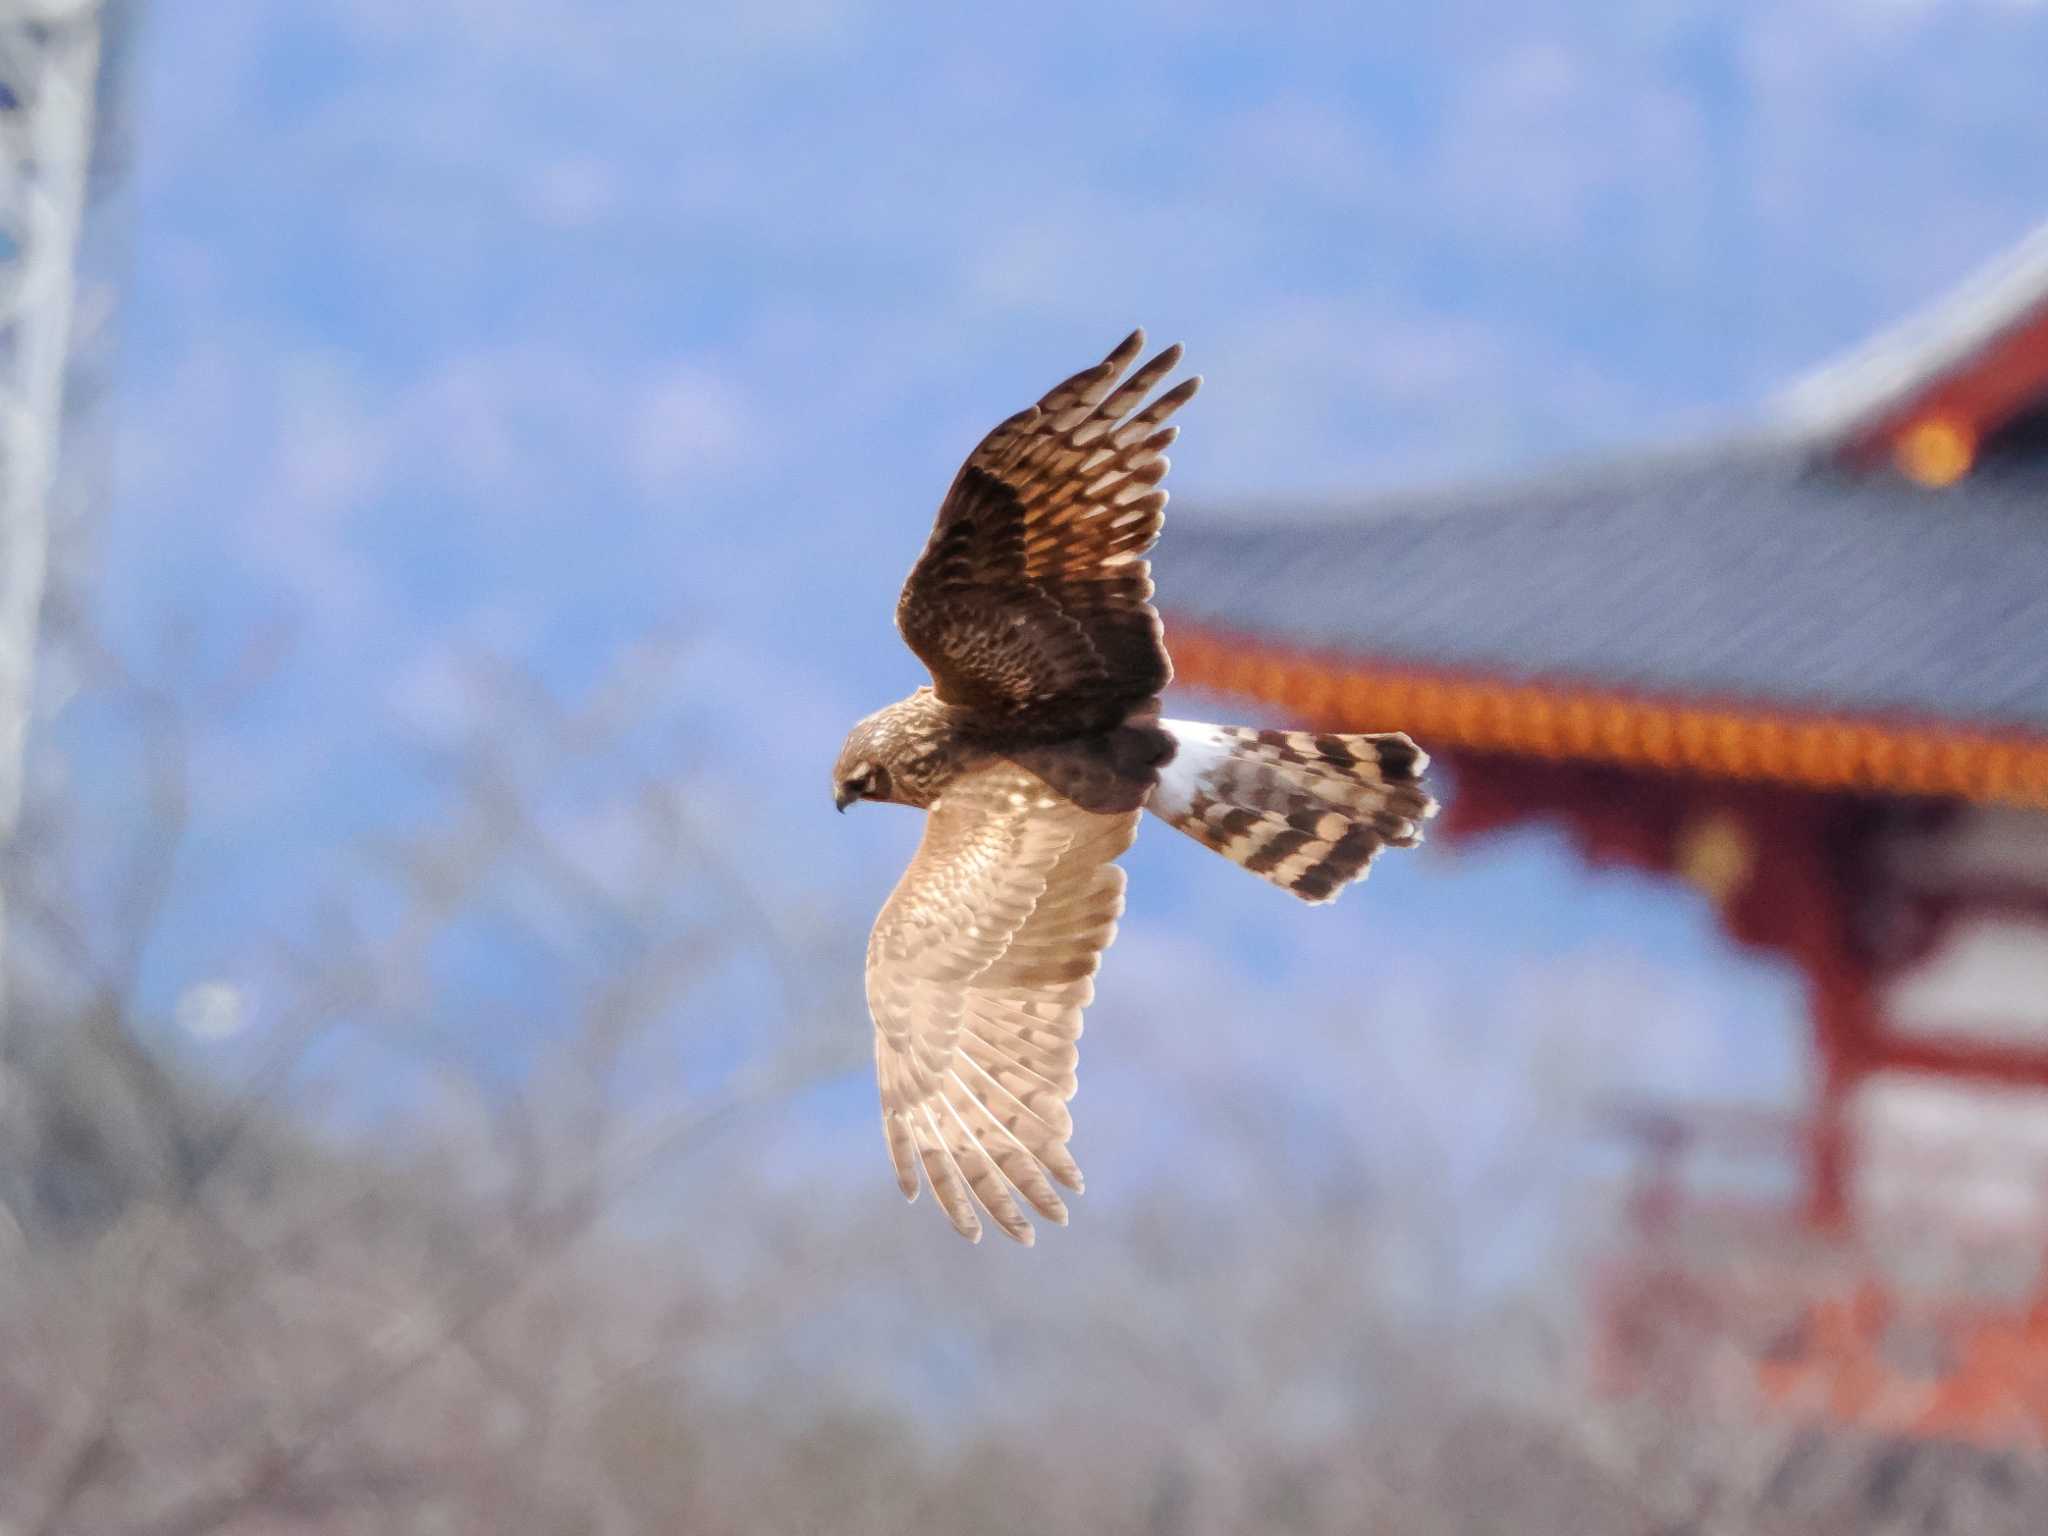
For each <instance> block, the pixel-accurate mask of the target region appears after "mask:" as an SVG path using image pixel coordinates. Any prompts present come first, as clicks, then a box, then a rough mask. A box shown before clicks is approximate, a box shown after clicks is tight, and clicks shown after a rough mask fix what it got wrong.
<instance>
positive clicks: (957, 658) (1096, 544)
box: [896, 331, 1202, 731]
mask: <svg viewBox="0 0 2048 1536" xmlns="http://www.w3.org/2000/svg"><path fill="white" fill-rule="evenodd" d="M1144 345H1145V333H1144V332H1143V331H1133V332H1131V334H1130V335H1129V336H1128V337H1126V338H1125V339H1124V341H1123V343H1122V344H1121V345H1119V346H1118V347H1117V349H1116V350H1115V351H1114V352H1112V353H1110V354H1109V356H1108V357H1106V358H1104V359H1103V360H1102V361H1101V362H1099V363H1097V364H1096V365H1095V366H1094V367H1093V368H1089V369H1086V370H1084V371H1083V372H1080V373H1077V374H1075V375H1074V376H1073V377H1072V378H1071V379H1068V380H1067V381H1066V383H1064V384H1062V385H1060V386H1059V387H1058V388H1057V389H1054V390H1053V391H1052V392H1051V393H1050V394H1048V395H1047V396H1046V397H1045V398H1044V399H1043V400H1041V401H1039V402H1038V404H1036V405H1034V406H1032V407H1030V408H1029V409H1027V410H1023V411H1020V412H1018V413H1017V414H1016V415H1015V416H1012V417H1011V418H1010V419H1009V420H1008V421H1006V422H1004V423H1003V424H1002V425H1001V426H999V427H997V428H996V429H995V430H994V431H993V432H991V433H989V435H988V436H987V437H985V438H984V439H982V442H981V446H980V447H978V448H976V449H975V450H974V452H973V453H972V454H971V455H969V456H968V459H967V462H966V463H965V464H964V465H962V466H961V469H960V473H959V475H958V476H957V477H956V478H955V479H954V481H953V488H952V489H951V490H950V491H948V492H947V493H946V499H945V502H944V503H943V504H942V505H941V506H940V508H939V516H938V521H937V524H936V525H935V526H934V527H933V529H932V536H931V540H930V542H929V543H928V544H926V546H925V551H924V554H923V555H922V556H920V557H919V559H918V562H917V565H916V566H915V567H914V568H913V569H912V570H911V573H910V579H909V580H908V581H906V582H905V583H904V586H903V595H902V597H901V598H900V599H899V600H898V602H897V604H896V625H897V628H898V629H900V630H901V631H902V632H903V638H904V639H905V640H906V641H907V642H908V643H909V645H910V648H911V649H912V650H913V651H915V652H916V653H917V654H918V656H919V658H920V659H921V660H922V661H923V662H924V664H925V665H926V666H927V667H929V668H930V669H931V674H932V682H933V684H934V685H935V687H936V688H937V690H938V695H939V697H940V698H941V699H943V700H944V701H945V702H947V703H948V704H965V705H971V706H973V707H975V708H977V709H980V710H984V711H987V712H989V713H991V714H995V715H999V716H1006V717H1009V718H1012V719H1015V720H1019V721H1024V720H1042V721H1044V722H1046V723H1052V724H1065V723H1071V724H1072V725H1073V727H1074V728H1075V729H1077V730H1083V731H1085V730H1095V729H1104V728H1106V727H1107V726H1109V725H1113V724H1115V723H1117V722H1118V721H1119V720H1120V719H1121V718H1122V714H1121V707H1123V706H1128V705H1130V704H1132V703H1135V702H1137V701H1139V700H1142V699H1146V698H1149V697H1150V696H1152V695H1153V694H1156V693H1158V692H1159V691H1160V689H1162V688H1164V687H1165V686H1166V684H1167V683H1168V681H1169V680H1171V678H1172V676H1173V668H1172V666H1171V665H1170V664H1169V663H1168V661H1167V658H1166V645H1165V643H1164V641H1163V639H1162V638H1161V630H1160V625H1159V614H1158V612H1157V611H1156V610H1155V609H1154V608H1153V606H1152V571H1151V566H1150V565H1149V563H1148V562H1147V561H1146V559H1145V552H1146V551H1147V550H1149V549H1150V548H1151V547H1152V545H1153V544H1154V543H1155V542H1156V541H1157V540H1158V538H1159V526H1160V519H1161V513H1162V512H1163V511H1164V509H1165V507H1166V492H1165V491H1164V490H1161V489H1160V488H1159V482H1160V481H1161V480H1162V479H1164V478H1165V476H1166V469H1167V459H1166V454H1165V450H1166V447H1167V445H1168V444H1170V443H1171V442H1172V441H1173V439H1174V437H1175V435H1176V433H1177V431H1178V429H1177V428H1175V427H1171V426H1167V425H1166V424H1165V423H1166V419H1167V417H1169V416H1171V415H1172V414H1173V413H1174V412H1175V411H1176V410H1178V409H1180V407H1181V406H1183V405H1185V404H1186V403H1187V402H1188V400H1189V399H1191V398H1192V397H1193V395H1194V393H1195V390H1196V389H1197V388H1198V387H1199V386H1200V384H1201V382H1202V381H1201V379H1200V377H1198V376H1197V377H1192V378H1188V379H1184V380H1182V381H1181V382H1180V383H1179V384H1177V385H1175V386H1174V387H1173V388H1172V389H1170V390H1168V391H1167V392H1166V393H1165V394H1163V395H1161V396H1160V397H1159V398H1158V399H1156V400H1154V401H1153V402H1152V403H1151V404H1150V405H1148V406H1145V407H1144V408H1143V409H1139V407H1140V405H1141V403H1142V402H1143V401H1144V399H1145V397H1146V395H1148V394H1149V393H1151V391H1152V389H1153V388H1154V386H1156V385H1157V384H1158V383H1159V381H1160V380H1161V379H1163V378H1164V377H1165V376H1166V375H1167V374H1168V373H1169V372H1171V371H1172V370H1173V368H1174V367H1175V365H1177V364H1178V363H1179V362H1180V355H1181V354H1180V348H1179V347H1177V346H1173V347H1168V348H1167V349H1166V350H1165V351H1164V352H1162V353H1160V354H1159V355H1158V356H1157V357H1155V358H1153V359H1152V361H1151V362H1149V363H1147V364H1145V366H1144V367H1142V368H1140V369H1139V370H1138V371H1137V372H1136V373H1134V374H1132V375H1131V376H1130V378H1129V379H1128V380H1125V382H1124V383H1122V384H1121V385H1119V384H1118V383H1117V380H1118V379H1119V378H1121V377H1122V375H1123V372H1124V370H1125V369H1126V368H1128V367H1130V365H1131V361H1132V359H1134V358H1135V357H1137V355H1138V353H1139V351H1140V349H1142V348H1143V347H1144Z"/></svg>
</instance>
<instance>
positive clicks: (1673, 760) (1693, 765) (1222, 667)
mask: <svg viewBox="0 0 2048 1536" xmlns="http://www.w3.org/2000/svg"><path fill="white" fill-rule="evenodd" d="M1168 638H1169V641H1170V645H1171V649H1172V651H1173V664H1174V671H1175V673H1176V674H1177V677H1178V680H1179V681H1180V682H1182V683H1186V684H1188V685H1190V686H1193V687H1197V688H1208V689H1213V690H1215V691H1218V692H1222V693H1236V694H1243V695H1247V696H1249V697H1251V698H1255V699H1258V700H1261V701H1262V702H1264V703H1267V704H1271V705H1273V706H1275V707H1276V708H1280V709H1284V710H1285V711H1287V713H1288V715H1289V716H1290V723H1299V724H1303V725H1311V726H1316V727H1320V728H1323V729H1348V730H1397V729H1398V730H1404V731H1407V732H1408V733H1409V734H1411V735H1412V736H1414V737H1415V738H1416V739H1417V740H1418V741H1420V742H1421V743H1422V744H1423V745H1424V746H1425V747H1428V748H1432V749H1434V748H1439V747H1442V748H1452V747H1466V748H1471V749H1474V750H1477V751H1483V752H1512V753H1518V754H1522V755H1525V756H1531V757H1545V758H1560V759H1579V760H1584V761H1591V762H1607V763H1625V764H1630V765H1635V766H1640V767H1648V768H1655V769H1659V770H1663V771H1667V772H1675V771H1685V772H1691V773H1701V774H1707V775H1711V776H1713V777H1716V778H1728V779H1747V780H1763V781H1769V782H1776V783H1784V784H1800V785H1805V786H1808V787H1810V788H1816V789H1832V790H1842V791H1846V792H1851V793H1866V794H1893V795H1928V796H1940V797H1948V798H1955V799H1961V800H1974V801H1981V802H1985V803H1989V804H2001V805H2021V806H2032V807H2037V808H2041V809H2048V737H2041V736H2032V735H2024V734H2021V733H2018V732H2013V733H2009V734H2008V733H1994V732H1987V731H1973V730H1970V729H1968V728H1967V727H1960V726H1955V725H1951V724H1948V723H1947V722H1942V721H1920V722H1915V723H1907V722H1892V721H1881V720H1873V719H1868V718H1863V717H1857V716H1847V715H1798V714H1789V713H1783V714H1781V713H1776V712H1772V711H1768V710H1757V709H1752V708H1747V707H1743V706H1738V705H1729V706H1722V707H1716V706H1708V705H1701V704H1688V703H1678V702H1671V701H1664V700H1658V699H1652V698H1645V697H1639V696H1634V695H1628V694H1622V693H1612V692H1595V691H1592V690H1582V689H1578V688H1575V687H1573V686H1571V685H1569V684H1564V683H1557V684H1534V683H1505V682H1498V681H1493V680H1489V679H1487V678H1484V677H1475V676H1457V675H1452V674H1448V673H1434V672H1422V671H1417V670H1411V669H1407V668H1402V667H1398V666H1390V665H1386V664H1382V663H1379V662H1374V661H1371V660H1368V659H1366V658H1363V657H1356V656H1346V655H1338V654H1330V653H1320V654H1319V653H1316V652H1312V651H1306V650H1297V649H1294V648H1291V647H1284V646H1276V645H1272V644H1270V643H1267V642H1263V641H1258V640H1253V639H1250V638H1247V637H1245V636H1242V635H1236V634H1232V633H1230V632H1228V631H1225V630H1219V629H1212V628H1209V627H1207V626H1203V625H1195V624H1183V623H1171V625H1170V629H1169V632H1168Z"/></svg>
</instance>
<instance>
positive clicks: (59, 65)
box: [0, 0, 100, 1027]
mask: <svg viewBox="0 0 2048 1536" xmlns="http://www.w3.org/2000/svg"><path fill="white" fill-rule="evenodd" d="M99 69H100V4H99V0H0V848H5V847H9V846H11V844H12V842H13V840H14V835H15V830H16V826H17V823H18V821H19V819H20V815H21V796H22V774H23V767H24V754H25V751H26V748H27V740H28V722H29V713H30V709H31V707H32V703H33V700H32V693H33V686H34V680H35V659H36V646H37V639H38V635H39V633H40V628H41V620H42V606H43V584H44V580H45V577H46V575H47V568H48V564H49V550H50V500H51V488H52V486H53V484H54V482H55V478H56V468H57V451H58V446H59V443H60V440H61V437H62V430H63V421H64V395H65V381H66V378H67V375H68V363H69V359H70V353H71V328H72V306H73V300H74V296H75V293H76V285H77V279H76V270H75V269H76V262H77V256H78V237H79V228H80V225H81V223H82V221H83V218H84V212H85V202H86V188H87V181H88V177H89V174H90V171H91V166H92V146H93V109H94V94H95V91H96V89H97V86H98V81H99ZM6 900H7V893H6V890H5V888H4V886H0V1027H4V1026H5V1024H6V1022H7V1018H8V1001H7V994H6V985H7V968H6V967H7V948H6V945H7V939H8V928H7V916H8V913H7V905H6Z"/></svg>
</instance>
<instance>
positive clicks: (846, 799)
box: [832, 784, 860, 816]
mask: <svg viewBox="0 0 2048 1536" xmlns="http://www.w3.org/2000/svg"><path fill="white" fill-rule="evenodd" d="M859 798H860V796H859V795H855V794H849V793H848V792H847V789H846V786H845V785H844V784H835V785H833V786H832V808H833V809H834V810H836V811H838V812H839V813H840V814H841V815H842V816H843V815H845V814H846V808H847V807H848V806H849V805H851V804H853V802H854V801H856V800H858V799H859Z"/></svg>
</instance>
